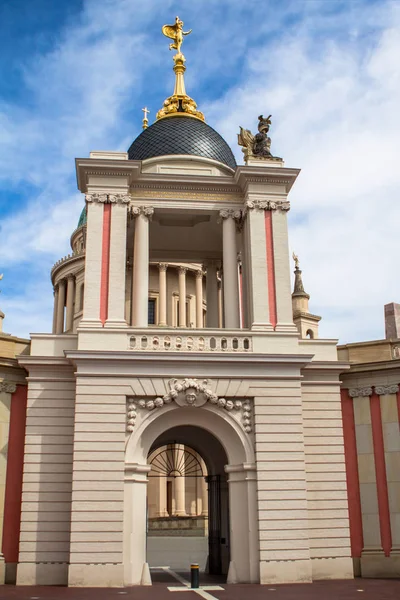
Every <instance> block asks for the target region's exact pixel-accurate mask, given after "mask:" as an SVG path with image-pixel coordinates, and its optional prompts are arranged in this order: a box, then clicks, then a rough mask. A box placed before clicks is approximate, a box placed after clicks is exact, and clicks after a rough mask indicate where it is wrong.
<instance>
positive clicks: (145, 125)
mask: <svg viewBox="0 0 400 600" xmlns="http://www.w3.org/2000/svg"><path fill="white" fill-rule="evenodd" d="M142 111H143V112H144V117H143V125H142V127H143V129H147V128H148V126H149V120H148V118H147V115H148V114H149V113H150V111H149V109H148V108H147V106H145V107H144V108H142Z"/></svg>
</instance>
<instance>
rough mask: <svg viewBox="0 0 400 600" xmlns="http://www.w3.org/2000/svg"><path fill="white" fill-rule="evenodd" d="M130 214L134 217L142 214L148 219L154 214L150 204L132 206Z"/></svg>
mask: <svg viewBox="0 0 400 600" xmlns="http://www.w3.org/2000/svg"><path fill="white" fill-rule="evenodd" d="M131 214H132V215H133V216H134V217H138V216H139V215H143V216H144V217H147V218H148V219H149V220H150V219H151V217H152V215H153V214H154V208H153V207H152V206H132V208H131Z"/></svg>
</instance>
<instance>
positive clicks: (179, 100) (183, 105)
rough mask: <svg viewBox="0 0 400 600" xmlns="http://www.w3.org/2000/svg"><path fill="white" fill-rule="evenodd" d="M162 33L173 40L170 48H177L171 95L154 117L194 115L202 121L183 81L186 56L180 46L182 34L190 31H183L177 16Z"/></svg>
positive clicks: (202, 116) (201, 114)
mask: <svg viewBox="0 0 400 600" xmlns="http://www.w3.org/2000/svg"><path fill="white" fill-rule="evenodd" d="M161 31H162V32H163V34H164V35H165V36H166V37H168V38H170V39H171V40H173V42H172V44H170V45H169V49H170V50H173V49H174V50H177V53H176V54H175V56H174V57H173V59H174V72H175V88H174V93H173V95H172V96H169V98H167V99H166V100H164V104H163V107H162V108H161V109H160V110H159V111H158V113H157V115H156V119H157V120H159V119H165V118H166V117H177V116H180V115H181V116H185V117H194V118H195V119H200V120H201V121H204V120H205V119H204V115H203V113H202V112H200V111H199V110H197V104H196V102H195V101H194V100H193V98H190V96H188V95H187V94H186V89H185V81H184V78H183V74H184V73H185V71H186V67H185V62H186V58H185V57H184V55H183V54H182V52H181V46H182V43H183V36H185V35H189V33H191V32H192V30H191V29H189V31H183V21H181V20H180V18H179V17H176V19H175V24H174V25H164V26H163V27H162V29H161Z"/></svg>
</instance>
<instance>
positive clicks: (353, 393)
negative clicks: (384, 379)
mask: <svg viewBox="0 0 400 600" xmlns="http://www.w3.org/2000/svg"><path fill="white" fill-rule="evenodd" d="M371 394H372V388H371V387H362V388H351V389H349V396H350V397H351V398H358V397H361V396H371Z"/></svg>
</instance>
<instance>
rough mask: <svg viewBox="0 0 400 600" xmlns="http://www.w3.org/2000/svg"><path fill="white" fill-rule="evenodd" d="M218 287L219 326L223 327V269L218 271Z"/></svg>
mask: <svg viewBox="0 0 400 600" xmlns="http://www.w3.org/2000/svg"><path fill="white" fill-rule="evenodd" d="M217 288H218V327H219V328H220V329H222V327H223V326H224V279H223V273H222V270H221V271H220V272H219V274H218V273H217Z"/></svg>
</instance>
